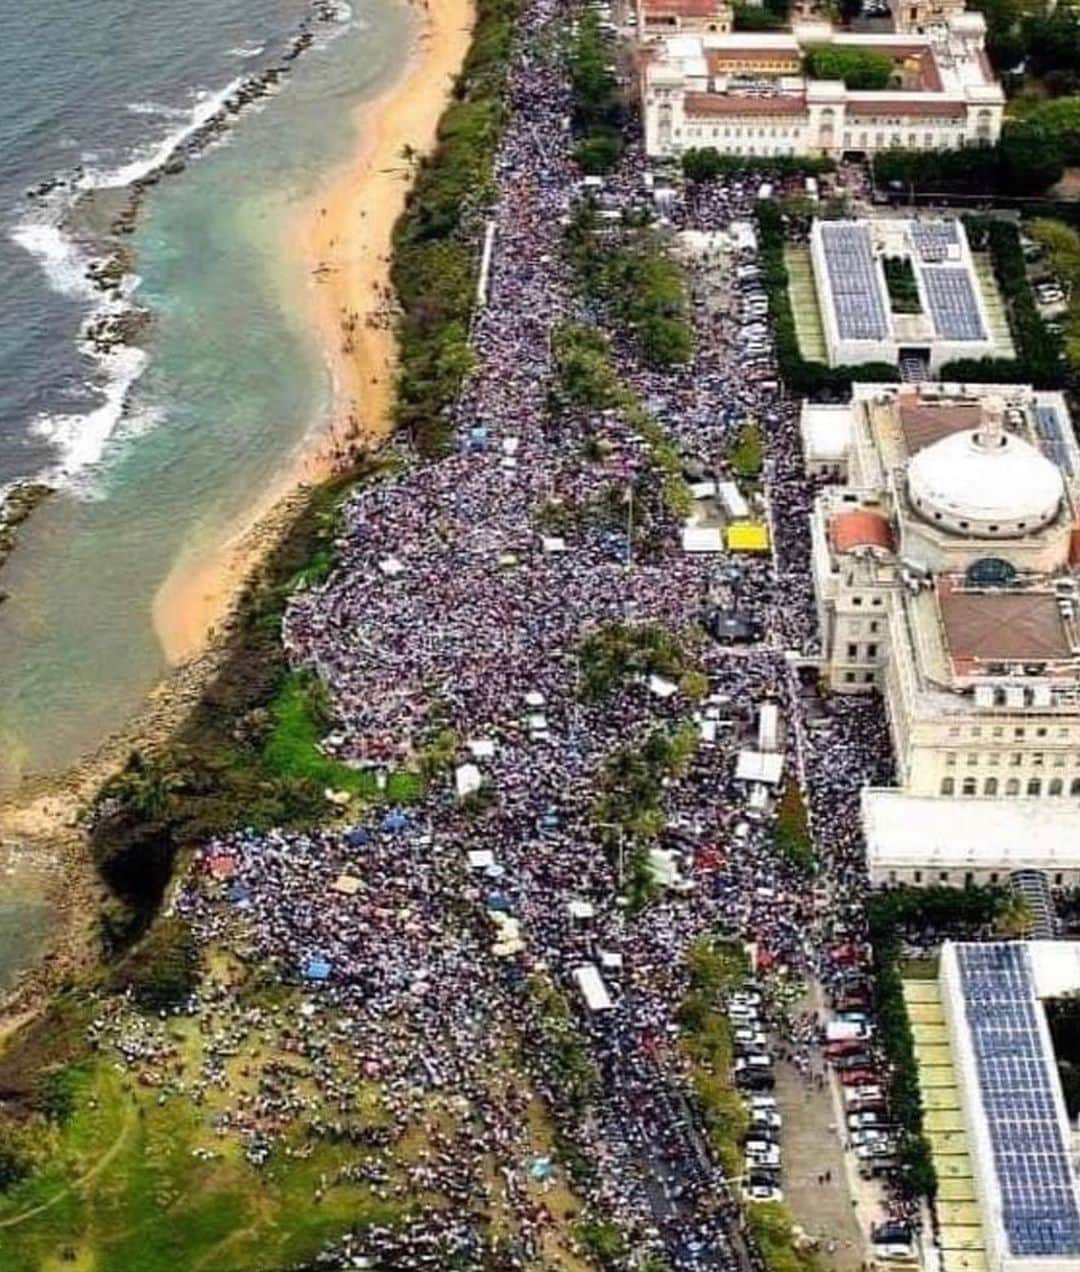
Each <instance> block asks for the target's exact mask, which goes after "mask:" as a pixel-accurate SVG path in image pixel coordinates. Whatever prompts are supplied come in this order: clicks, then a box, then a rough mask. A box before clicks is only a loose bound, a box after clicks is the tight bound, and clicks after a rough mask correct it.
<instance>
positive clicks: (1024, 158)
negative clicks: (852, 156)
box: [873, 120, 1064, 197]
mask: <svg viewBox="0 0 1080 1272" xmlns="http://www.w3.org/2000/svg"><path fill="white" fill-rule="evenodd" d="M873 166H874V179H875V180H876V181H877V183H878V184H879V185H883V186H893V187H894V188H896V189H904V190H907V189H911V190H916V191H918V192H920V193H930V194H938V193H941V194H975V195H984V196H986V197H991V196H993V195H994V194H1001V195H1010V194H1011V195H1032V194H1041V193H1042V192H1043V191H1044V190H1046V189H1048V188H1049V187H1050V186H1052V185H1054V184H1056V183H1057V182H1058V181H1060V180H1061V177H1062V174H1063V172H1064V158H1063V154H1062V147H1061V144H1060V142H1059V141H1058V139H1057V137H1056V136H1055V135H1054V133H1053V132H1052V131H1051V130H1050V129H1048V128H1045V127H1043V126H1042V125H1041V124H1039V123H1032V122H1030V121H1028V120H1009V121H1007V122H1006V124H1005V126H1004V128H1003V129H1002V131H1001V138H1000V140H999V141H998V143H997V145H994V146H963V147H961V148H959V149H956V150H935V151H924V150H902V149H901V150H884V151H881V152H880V153H879V154H877V155H875V156H874V161H873Z"/></svg>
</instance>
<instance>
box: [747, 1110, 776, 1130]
mask: <svg viewBox="0 0 1080 1272" xmlns="http://www.w3.org/2000/svg"><path fill="white" fill-rule="evenodd" d="M783 1125H784V1119H783V1118H782V1117H781V1116H780V1114H779V1113H777V1112H776V1110H775V1109H751V1112H750V1126H751V1127H752V1128H753V1127H757V1126H765V1127H768V1129H769V1130H771V1131H778V1130H779V1129H780V1128H781V1127H782V1126H783Z"/></svg>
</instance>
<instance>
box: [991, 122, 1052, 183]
mask: <svg viewBox="0 0 1080 1272" xmlns="http://www.w3.org/2000/svg"><path fill="white" fill-rule="evenodd" d="M998 150H999V153H1000V158H1001V174H1002V184H1003V185H1004V188H1005V189H1006V190H1009V191H1011V192H1012V193H1014V194H1041V193H1042V192H1043V191H1044V190H1047V189H1049V187H1050V186H1052V185H1056V184H1057V182H1059V181H1060V180H1061V178H1062V176H1063V175H1064V173H1065V162H1064V157H1063V154H1062V146H1061V142H1060V141H1059V139H1058V138H1057V137H1056V136H1055V135H1054V133H1052V132H1051V131H1050V130H1049V129H1048V128H1044V127H1043V126H1042V125H1041V124H1033V123H1029V122H1027V121H1010V122H1008V123H1006V124H1005V127H1004V128H1003V129H1002V130H1001V141H1000V143H999V147H998Z"/></svg>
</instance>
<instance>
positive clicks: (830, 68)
mask: <svg viewBox="0 0 1080 1272" xmlns="http://www.w3.org/2000/svg"><path fill="white" fill-rule="evenodd" d="M804 66H805V69H806V73H807V75H808V76H809V77H810V78H811V79H821V80H843V82H844V85H845V87H847V88H849V89H856V90H859V91H863V90H869V91H871V92H878V91H880V90H881V89H883V88H888V86H889V81H890V80H891V79H892V75H893V64H892V59H891V58H889V57H886V56H885V54H884V53H873V52H869V51H867V50H865V49H846V48H834V47H832V46H830V45H825V46H824V47H822V48H817V49H811V50H810V51H809V52H808V53H807V55H806V58H805V61H804Z"/></svg>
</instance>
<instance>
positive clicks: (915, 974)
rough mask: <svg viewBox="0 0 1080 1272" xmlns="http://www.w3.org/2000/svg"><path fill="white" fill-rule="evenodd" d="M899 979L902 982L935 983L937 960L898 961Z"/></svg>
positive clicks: (915, 959) (937, 969) (904, 959)
mask: <svg viewBox="0 0 1080 1272" xmlns="http://www.w3.org/2000/svg"><path fill="white" fill-rule="evenodd" d="M899 966H900V977H901V979H902V980H906V981H911V980H925V981H936V980H937V978H938V971H939V968H938V959H937V958H936V957H934V958H902V959H901V960H900V965H899Z"/></svg>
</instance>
